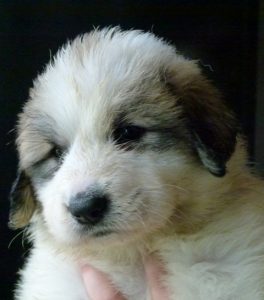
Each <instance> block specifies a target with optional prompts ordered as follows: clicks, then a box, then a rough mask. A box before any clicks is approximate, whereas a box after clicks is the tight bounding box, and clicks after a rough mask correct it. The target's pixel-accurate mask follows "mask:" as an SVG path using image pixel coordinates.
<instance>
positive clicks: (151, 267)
mask: <svg viewBox="0 0 264 300" xmlns="http://www.w3.org/2000/svg"><path fill="white" fill-rule="evenodd" d="M144 266H145V273H146V280H147V284H148V288H149V292H150V295H151V300H161V299H162V300H167V299H168V293H167V291H166V289H165V288H164V287H163V286H162V285H161V283H160V277H161V275H162V274H164V270H163V268H162V266H161V264H160V262H159V261H158V260H157V259H155V258H153V257H149V258H147V259H146V260H145V263H144ZM82 277H83V280H84V284H85V287H86V290H87V293H88V295H89V297H90V298H91V300H126V299H125V297H124V296H123V295H122V294H121V293H120V292H119V291H117V290H116V289H115V287H114V286H113V285H112V284H111V282H110V280H109V279H108V278H107V276H106V275H105V274H104V273H102V272H100V271H98V270H97V269H95V268H93V267H91V266H89V265H85V266H84V267H83V269H82Z"/></svg>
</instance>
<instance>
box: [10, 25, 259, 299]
mask: <svg viewBox="0 0 264 300" xmlns="http://www.w3.org/2000/svg"><path fill="white" fill-rule="evenodd" d="M17 134H18V135H17V148H18V153H19V161H20V164H19V176H18V178H17V180H16V182H15V183H14V186H13V188H12V194H11V212H10V226H11V227H12V228H23V227H27V232H28V237H29V239H30V241H31V242H32V249H31V252H30V255H29V257H28V259H27V262H26V264H25V266H24V268H23V270H22V271H21V272H20V275H21V279H20V282H19V284H18V286H17V288H16V291H15V299H17V300H22V299H23V300H33V299H34V300H88V299H89V298H88V296H87V294H86V291H85V288H84V285H83V282H82V279H81V272H80V269H81V267H82V266H83V265H84V264H86V263H89V264H91V265H93V266H95V267H96V268H98V269H99V270H101V271H103V272H105V273H106V274H107V275H108V276H109V278H110V279H111V280H112V282H113V284H114V285H115V286H116V287H117V288H118V290H120V291H121V292H122V293H123V294H124V295H125V296H126V298H127V299H129V300H145V299H149V296H148V291H147V286H146V283H145V276H144V268H143V264H142V261H143V259H144V257H146V256H148V255H149V254H153V253H154V254H155V255H156V256H157V257H159V259H160V260H161V261H162V262H163V264H164V268H165V270H166V275H164V278H162V282H163V284H164V285H165V286H166V287H167V289H168V291H169V293H170V295H171V298H170V299H175V300H209V299H210V300H231V299H232V300H238V299H239V300H249V299H250V300H251V299H254V300H260V299H262V300H263V299H264V239H263V236H264V203H263V194H264V191H263V182H262V181H260V180H259V179H258V178H256V177H255V176H253V175H252V174H251V171H250V170H249V169H248V167H247V164H246V160H247V155H246V150H245V143H244V142H243V139H242V138H241V136H240V135H239V134H238V132H237V124H236V121H235V119H234V117H233V116H232V114H231V113H230V112H229V111H228V109H227V108H226V106H225V105H224V104H223V102H222V100H221V96H220V95H219V93H218V91H217V90H216V89H215V88H214V87H213V86H212V84H211V83H210V82H209V81H208V80H207V79H206V78H205V77H204V76H203V75H202V74H201V71H200V69H199V67H198V65H197V63H196V62H195V61H192V60H189V59H187V58H185V57H183V56H182V55H180V54H178V53H177V51H176V50H175V48H174V47H173V46H172V45H169V44H168V43H166V42H165V41H164V40H162V39H160V38H157V37H155V36H154V35H153V34H151V33H143V32H141V31H137V30H131V31H121V30H119V29H118V28H112V29H103V30H95V31H93V32H91V33H89V34H85V35H82V36H79V37H77V38H76V39H75V40H74V41H72V42H69V43H68V44H66V45H65V46H64V47H63V48H62V49H61V50H60V51H59V52H58V53H57V55H56V56H55V57H54V59H53V60H52V61H51V62H50V63H49V64H48V65H47V67H46V69H45V70H44V71H43V73H42V74H40V75H39V76H38V77H37V79H36V80H35V81H34V86H33V88H32V89H31V90H30V96H29V100H28V101H27V102H26V104H25V106H24V109H23V112H22V113H21V114H20V115H19V120H18V126H17ZM98 288H100V287H98Z"/></svg>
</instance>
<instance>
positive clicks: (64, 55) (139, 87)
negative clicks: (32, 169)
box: [27, 30, 175, 136]
mask: <svg viewBox="0 0 264 300" xmlns="http://www.w3.org/2000/svg"><path fill="white" fill-rule="evenodd" d="M174 56H175V53H174V50H173V49H172V47H170V46H168V45H167V44H165V43H164V42H162V41H161V40H159V39H157V38H155V37H154V36H153V35H151V34H148V33H140V32H137V31H131V32H127V33H121V32H117V31H114V30H112V32H111V30H110V31H98V32H94V33H92V34H88V35H84V36H82V37H79V38H77V39H75V40H74V41H73V42H72V43H69V44H68V45H66V46H65V47H64V48H62V49H61V50H60V51H59V52H58V54H57V55H56V57H55V59H54V61H53V62H51V63H50V64H49V65H48V66H47V68H46V70H45V71H44V72H43V74H41V75H40V76H39V77H38V78H37V79H36V80H35V82H34V87H33V89H32V90H31V100H30V101H29V103H28V105H27V106H28V111H33V112H37V113H35V114H36V115H42V116H43V117H42V118H39V121H37V122H41V120H42V122H49V123H50V120H53V123H54V124H53V125H54V126H58V127H62V129H63V131H64V132H67V133H68V135H69V136H70V135H71V134H74V131H75V129H76V126H80V123H81V122H82V123H84V122H85V123H86V125H89V124H88V123H89V122H92V119H93V118H97V117H99V118H100V121H101V122H105V123H107V122H110V121H111V120H112V119H113V118H116V116H117V115H121V114H123V115H124V113H125V114H126V115H128V112H130V114H133V112H137V113H139V111H143V110H144V112H145V114H146V111H147V110H150V109H149V108H150V107H149V106H150V105H151V104H153V103H155V104H156V106H158V104H159V103H160V104H162V105H163V106H165V104H164V103H162V100H161V99H162V98H163V96H164V93H165V92H164V88H163V86H162V84H161V82H160V77H161V74H162V73H163V72H165V69H166V68H167V67H168V64H169V62H170V61H171V59H172V57H174ZM143 107H145V109H143ZM139 108H140V109H139ZM151 110H152V111H154V110H153V108H152V109H151ZM91 117H93V118H91ZM53 125H52V126H53ZM90 125H91V124H90ZM67 126H69V128H67ZM103 126H107V124H104V125H103Z"/></svg>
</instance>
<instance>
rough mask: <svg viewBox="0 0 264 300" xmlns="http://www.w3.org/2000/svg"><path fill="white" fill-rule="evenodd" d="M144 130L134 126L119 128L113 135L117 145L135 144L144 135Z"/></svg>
mask: <svg viewBox="0 0 264 300" xmlns="http://www.w3.org/2000/svg"><path fill="white" fill-rule="evenodd" d="M145 132H146V129H145V128H143V127H140V126H136V125H127V126H120V127H118V128H116V130H115V131H114V133H113V137H114V140H115V141H116V143H117V144H124V143H129V142H137V141H139V140H140V138H141V137H142V136H143V135H144V133H145Z"/></svg>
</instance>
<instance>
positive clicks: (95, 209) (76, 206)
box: [68, 192, 110, 225]
mask: <svg viewBox="0 0 264 300" xmlns="http://www.w3.org/2000/svg"><path fill="white" fill-rule="evenodd" d="M109 202H110V200H109V197H108V196H107V195H105V194H102V193H99V192H83V193H78V194H77V195H75V196H74V197H72V198H71V199H70V203H69V206H68V210H69V211H70V213H71V214H72V216H73V217H74V218H75V219H76V220H77V221H78V222H79V223H81V224H91V225H94V224H96V223H98V222H99V221H100V220H102V219H103V217H104V216H105V214H106V213H107V211H108V208H109Z"/></svg>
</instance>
